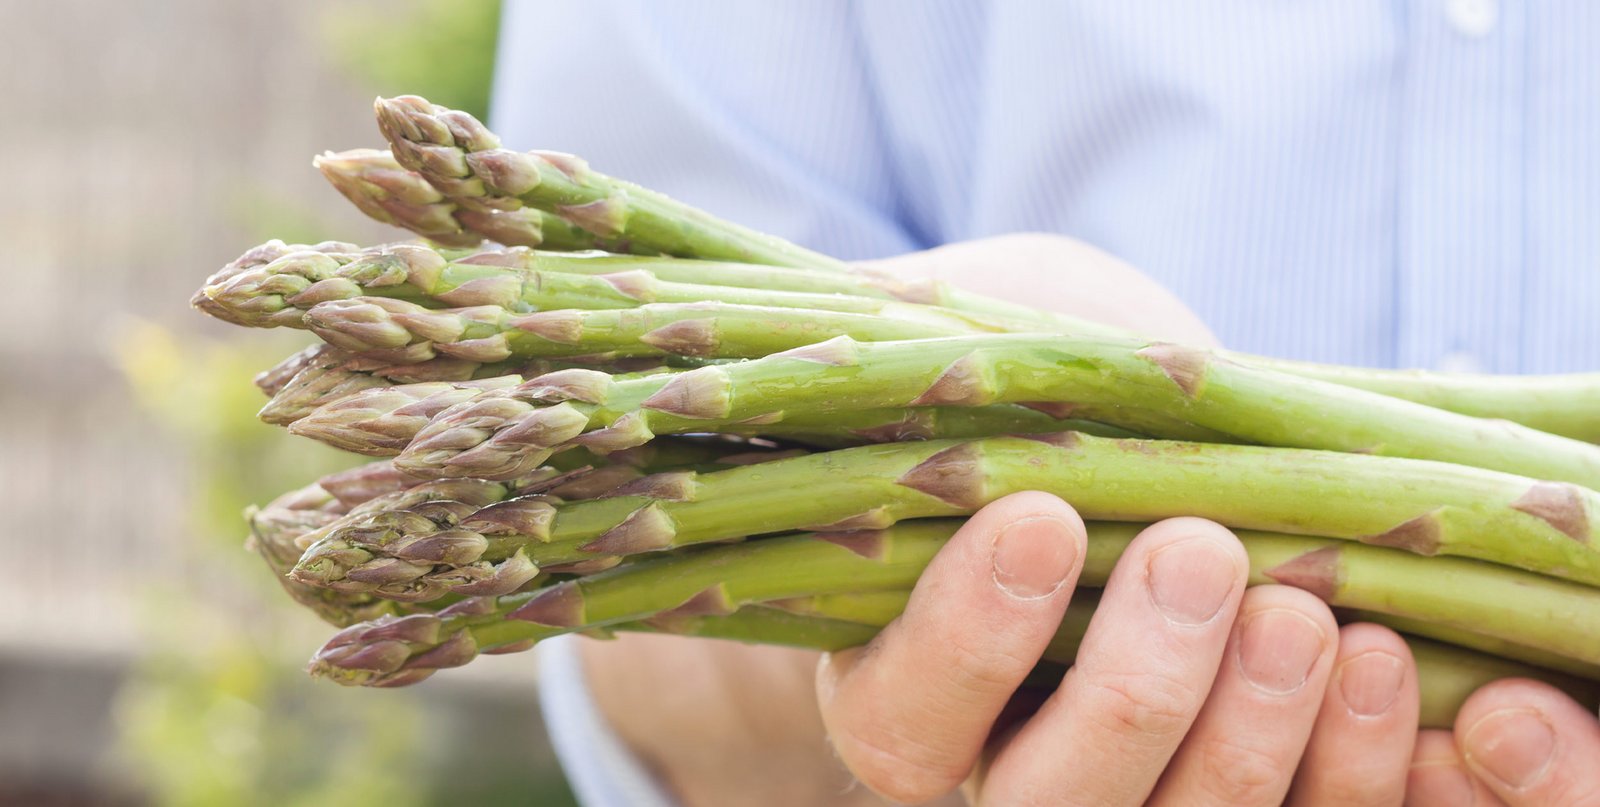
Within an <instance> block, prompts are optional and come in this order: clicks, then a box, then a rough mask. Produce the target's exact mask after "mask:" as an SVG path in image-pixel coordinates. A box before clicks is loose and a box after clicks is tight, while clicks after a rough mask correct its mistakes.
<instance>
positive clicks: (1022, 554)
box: [817, 493, 1086, 802]
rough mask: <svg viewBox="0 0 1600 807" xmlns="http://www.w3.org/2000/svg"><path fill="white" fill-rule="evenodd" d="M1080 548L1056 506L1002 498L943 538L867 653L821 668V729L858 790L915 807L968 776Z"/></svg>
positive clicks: (1034, 652)
mask: <svg viewBox="0 0 1600 807" xmlns="http://www.w3.org/2000/svg"><path fill="white" fill-rule="evenodd" d="M1085 541H1086V538H1085V533H1084V527H1083V521H1082V520H1081V519H1079V518H1078V515H1077V513H1076V512H1074V511H1073V510H1072V508H1070V507H1068V506H1067V505H1066V504H1064V503H1063V502H1062V501H1061V500H1060V499H1057V498H1055V497H1053V496H1049V495H1046V494H1041V493H1020V494H1016V495H1013V496H1007V497H1005V498H1003V499H1001V500H999V501H997V502H995V503H993V504H991V505H989V506H988V507H985V508H983V510H981V511H979V512H978V513H977V514H976V515H974V516H973V517H972V518H971V519H969V520H968V521H967V523H966V525H965V526H963V527H962V528H961V530H960V531H959V532H957V533H956V535H955V536H954V537H952V538H951V539H950V543H949V545H947V546H946V547H945V548H944V549H942V550H941V551H940V552H939V555H938V556H937V557H935V558H934V560H933V563H931V564H929V566H928V569H927V571H925V572H923V574H922V578H921V579H920V580H919V581H918V582H917V586H916V589H915V590H914V591H913V592H912V595H911V601H910V603H909V604H908V605H907V607H906V611H905V613H904V614H902V615H901V616H900V618H899V619H897V620H895V621H894V622H893V623H892V624H890V625H889V626H888V627H887V628H885V629H884V630H883V632H882V633H881V634H879V636H878V637H877V638H876V639H874V640H873V642H872V643H871V644H869V645H868V646H867V647H865V648H861V649H858V650H851V651H845V652H841V653H835V654H832V656H830V657H825V658H824V660H823V663H822V665H821V667H820V668H819V670H818V675H817V693H818V701H819V703H820V705H821V707H822V718H823V722H824V723H825V724H826V725H827V728H828V733H829V735H830V737H831V738H832V740H833V744H834V747H835V748H836V749H837V751H838V753H839V756H840V758H841V759H842V760H843V761H844V763H845V765H846V766H848V767H849V768H850V770H851V771H852V772H854V773H855V774H856V776H858V777H859V778H860V779H861V781H862V783H864V784H865V785H866V786H867V787H869V788H871V789H873V790H875V791H877V792H878V793H880V794H882V795H884V796H887V797H888V798H891V799H893V800H895V801H901V802H918V801H925V800H927V799H931V798H934V797H936V796H939V795H941V794H944V793H947V792H949V791H951V790H953V789H954V788H955V787H956V786H957V785H959V784H960V783H961V781H962V779H964V778H966V776H967V773H968V771H969V770H971V768H972V766H973V763H974V762H975V761H976V759H977V757H978V754H979V752H980V751H981V750H982V747H983V744H984V741H985V740H986V739H987V738H988V736H989V732H990V729H991V728H992V727H993V726H994V723H995V720H996V718H997V717H998V716H999V715H1000V711H1001V709H1002V708H1003V707H1004V706H1005V704H1006V702H1007V700H1009V699H1010V697H1011V695H1012V693H1013V692H1015V691H1016V689H1017V687H1018V686H1019V685H1020V684H1021V683H1022V680H1023V678H1024V677H1026V676H1027V674H1028V672H1029V670H1031V669H1032V668H1033V666H1034V664H1035V663H1037V662H1038V660H1039V656H1040V655H1041V654H1042V653H1043V652H1044V648H1045V645H1046V643H1048V642H1049V640H1050V638H1051V636H1053V635H1054V633H1055V630H1056V626H1057V625H1058V624H1059V623H1060V621H1061V616H1062V613H1063V611H1064V610H1065V609H1066V607H1067V601H1068V599H1069V598H1070V596H1071V594H1072V589H1073V586H1074V585H1076V583H1077V579H1078V573H1079V571H1080V570H1081V569H1082V565H1083V556H1084V552H1085Z"/></svg>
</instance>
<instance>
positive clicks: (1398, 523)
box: [295, 433, 1600, 591]
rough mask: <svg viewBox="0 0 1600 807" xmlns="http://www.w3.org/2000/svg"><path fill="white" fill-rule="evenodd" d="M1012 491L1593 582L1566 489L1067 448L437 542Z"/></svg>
mask: <svg viewBox="0 0 1600 807" xmlns="http://www.w3.org/2000/svg"><path fill="white" fill-rule="evenodd" d="M397 465H398V467H401V468H405V467H406V466H404V465H403V464H398V463H397ZM408 470H409V469H408ZM1024 490H1043V491H1046V492H1050V493H1054V494H1056V495H1059V496H1061V497H1063V498H1065V499H1066V500H1068V501H1070V502H1072V503H1073V504H1074V506H1076V507H1077V508H1078V509H1079V511H1080V512H1082V513H1083V514H1084V515H1085V517H1088V518H1096V519H1105V520H1117V521H1144V520H1151V519H1159V518H1166V517H1171V516H1180V515H1193V516H1201V517H1205V518H1210V519H1213V520H1216V521H1219V522H1221V523H1224V524H1227V525H1229V526H1232V527H1237V528H1242V529H1261V530H1273V531H1280V532H1289V533H1296V534H1305V535H1319V536H1325V537H1332V538H1344V539H1355V540H1361V541H1365V542H1368V543H1374V544H1379V545H1386V546H1394V547H1399V548H1404V549H1408V550H1411V551H1414V552H1417V553H1418V554H1424V555H1433V554H1446V555H1458V556H1463V557H1472V558H1478V559H1481V560H1486V561H1489V562H1492V563H1499V564H1502V565H1506V566H1512V567H1517V568H1523V569H1528V570H1531V571H1537V572H1541V573H1545V574H1549V575H1552V576H1555V577H1562V578H1566V579H1571V580H1576V581H1579V582H1585V583H1591V584H1593V583H1597V582H1600V551H1597V550H1596V548H1595V544H1594V539H1595V535H1594V533H1595V528H1594V526H1592V524H1591V517H1590V515H1589V514H1590V513H1591V512H1600V511H1597V510H1596V509H1595V508H1596V506H1597V505H1596V503H1595V502H1594V499H1595V498H1596V496H1597V494H1595V493H1593V492H1591V491H1588V490H1586V489H1583V488H1579V487H1576V486H1573V485H1563V484H1557V483H1550V482H1540V481H1535V480H1532V479H1527V478H1523V477H1516V476H1511V475H1508V474H1501V473H1495V472H1491V471H1484V470H1481V469H1474V468H1469V467H1465V466H1457V465H1449V464H1444V463H1435V462H1419V461H1415V460H1404V459H1394V458H1386V457H1377V456H1370V455H1362V454H1342V453H1333V452H1322V451H1304V450H1292V449H1271V448H1261V447H1254V446H1227V445H1207V444H1196V443H1184V442H1176V441H1146V440H1117V439H1106V438H1097V437H1090V436H1087V435H1081V434H1075V433H1062V434H1057V435H1041V436H1039V437H1037V438H1035V439H1023V438H988V439H981V440H971V441H949V440H937V441H930V442H926V443H896V444H891V445H878V446H865V447H861V448H853V449H843V450H838V451H829V452H825V453H821V454H813V455H809V456H803V457H796V458H791V459H786V460H781V461H778V462H774V463H769V464H766V465H763V466H762V467H761V468H760V469H759V470H758V469H737V468H736V469H732V470H728V471H721V472H717V473H712V474H700V475H687V474H679V475H675V476H673V477H671V478H668V479H661V480H659V481H658V483H657V489H656V490H653V491H647V490H646V489H645V488H643V487H641V488H640V489H639V493H640V495H636V496H622V497H617V498H612V499H606V500H603V501H598V502H580V503H574V504H570V505H565V506H554V505H549V504H546V503H540V502H523V503H515V504H513V505H510V506H507V507H502V508H497V509H495V510H493V511H491V512H489V513H483V514H477V515H475V516H473V517H472V518H470V519H468V520H466V521H464V522H461V523H460V524H459V525H458V524H455V523H451V524H449V525H448V527H449V528H450V529H451V530H454V531H458V532H459V531H460V530H463V529H465V530H467V531H476V532H475V534H479V535H480V536H481V537H482V539H483V542H482V544H481V546H483V554H481V555H479V556H476V558H475V559H474V561H473V562H475V563H482V562H495V561H498V559H499V558H501V557H505V556H507V555H510V554H512V553H513V552H516V553H522V554H523V555H525V557H526V558H528V559H531V560H532V561H533V562H534V563H538V564H550V563H571V562H576V561H582V560H588V559H594V558H598V557H607V556H613V555H630V554H637V553H641V552H653V551H660V550H665V549H672V548H677V547H683V546H689V545H693V544H699V543H704V542H709V541H721V540H727V539H734V538H740V537H743V536H749V535H759V534H762V533H772V532H781V531H784V530H792V529H803V528H808V527H815V526H817V525H828V526H827V527H826V528H828V529H857V528H873V527H883V526H887V525H889V524H893V523H895V522H897V521H901V520H904V519H910V518H923V517H932V516H949V515H962V514H967V513H971V512H973V511H974V510H976V509H977V508H979V507H981V506H982V505H984V504H987V503H988V502H991V501H993V500H995V499H997V498H999V497H1001V496H1004V495H1006V494H1009V493H1014V492H1018V491H1024ZM408 526H409V527H413V528H418V529H419V531H417V532H406V531H405V530H403V529H396V530H389V531H380V532H373V533H365V534H361V535H341V534H330V535H329V536H328V538H327V540H326V542H325V543H324V544H322V545H319V546H315V547H312V548H311V549H310V550H308V552H307V553H306V555H305V556H304V557H302V558H301V560H300V563H299V564H298V565H297V566H296V568H295V574H296V575H297V576H299V577H300V578H301V579H302V580H303V581H304V582H307V583H311V584H317V583H318V582H319V581H320V582H323V583H336V582H338V581H341V580H343V579H345V577H346V573H347V571H348V570H350V569H353V568H362V567H363V566H364V565H365V564H367V563H384V564H387V562H388V559H389V556H390V555H391V554H392V552H393V551H394V550H393V549H391V547H403V546H406V545H409V543H410V542H412V541H415V540H417V539H419V538H420V537H422V536H425V535H427V534H429V532H430V531H431V530H436V529H439V528H440V525H427V524H421V523H414V524H411V525H408ZM410 573H411V574H412V577H410V578H408V581H411V580H420V581H425V582H427V583H428V584H429V585H433V584H434V583H435V581H434V580H433V577H432V575H434V574H438V573H442V574H446V575H448V573H449V569H448V568H445V569H444V570H443V571H442V572H435V571H434V570H433V569H432V567H428V566H418V567H416V568H415V569H412V570H410ZM409 584H410V583H409V582H407V585H409ZM401 590H402V591H403V590H404V587H402V589H401Z"/></svg>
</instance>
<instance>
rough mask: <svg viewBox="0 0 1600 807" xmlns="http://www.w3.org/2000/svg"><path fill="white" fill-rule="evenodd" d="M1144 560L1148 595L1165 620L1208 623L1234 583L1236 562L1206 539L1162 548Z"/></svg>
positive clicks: (1196, 539)
mask: <svg viewBox="0 0 1600 807" xmlns="http://www.w3.org/2000/svg"><path fill="white" fill-rule="evenodd" d="M1146 563H1147V566H1146V570H1147V573H1148V574H1149V577H1150V598H1151V599H1152V600H1154V601H1155V604H1156V607H1157V608H1159V609H1160V610H1161V613H1162V614H1164V615H1165V616H1166V617H1167V619H1168V620H1169V621H1172V622H1176V623H1178V624H1180V625H1203V624H1205V623H1207V622H1210V621H1211V618H1212V617H1214V616H1216V615H1217V612H1218V611H1220V610H1222V604H1223V603H1225V602H1227V601H1228V595H1230V594H1232V593H1233V588H1234V586H1236V585H1238V577H1239V574H1238V561H1236V560H1234V558H1233V557H1232V555H1230V554H1229V553H1228V552H1227V550H1225V549H1224V548H1223V547H1221V546H1219V545H1218V544H1217V542H1215V541H1213V540H1211V539H1209V538H1198V537H1196V538H1188V539H1185V540H1183V541H1179V542H1178V543H1175V544H1171V545H1169V546H1166V547H1163V548H1161V549H1159V550H1156V552H1154V553H1153V554H1151V555H1150V559H1149V560H1148V561H1146Z"/></svg>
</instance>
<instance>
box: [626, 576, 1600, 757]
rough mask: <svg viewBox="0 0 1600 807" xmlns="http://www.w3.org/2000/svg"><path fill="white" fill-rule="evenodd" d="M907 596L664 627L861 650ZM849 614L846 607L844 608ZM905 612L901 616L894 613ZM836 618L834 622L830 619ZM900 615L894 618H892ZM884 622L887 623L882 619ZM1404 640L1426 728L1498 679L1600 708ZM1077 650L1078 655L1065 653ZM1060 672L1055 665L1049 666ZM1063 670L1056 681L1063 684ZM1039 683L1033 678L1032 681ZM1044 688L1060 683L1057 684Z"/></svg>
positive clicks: (1460, 654)
mask: <svg viewBox="0 0 1600 807" xmlns="http://www.w3.org/2000/svg"><path fill="white" fill-rule="evenodd" d="M905 597H906V593H905V592H874V593H872V594H867V595H834V596H829V597H821V598H817V599H818V600H819V601H821V602H822V605H821V606H820V607H818V608H817V609H816V613H817V614H819V615H818V616H800V615H795V614H788V613H784V612H781V611H780V612H774V611H773V609H770V608H763V607H760V606H750V607H747V608H741V609H739V610H738V611H737V612H735V613H733V614H729V615H727V616H711V617H681V618H677V619H673V620H671V621H670V622H669V623H668V624H666V625H665V626H662V627H661V628H660V629H659V630H661V631H664V632H667V633H673V634H678V635H682V636H701V637H707V638H717V639H732V640H734V641H741V642H757V643H761V644H780V645H787V646H790V647H801V648H806V649H811V650H841V649H844V648H846V647H858V646H860V645H863V644H866V642H867V641H870V639H871V635H872V633H873V632H874V631H875V626H877V625H882V624H887V622H888V620H887V619H884V618H883V616H882V613H881V610H882V608H883V607H884V605H885V604H887V605H889V606H890V607H892V605H893V603H894V602H895V601H897V600H898V601H899V602H900V604H901V606H902V607H903V606H904V602H905ZM858 604H865V605H866V607H867V608H869V609H871V610H870V611H869V612H868V613H869V614H870V616H868V617H866V618H862V619H857V620H856V621H846V620H848V619H850V618H851V617H854V616H856V614H855V613H854V609H855V607H856V606H857V605H858ZM1084 605H1086V603H1085V604H1080V602H1079V601H1077V600H1074V602H1073V604H1072V605H1071V606H1069V607H1068V609H1067V614H1066V619H1065V620H1064V621H1063V623H1062V626H1061V628H1060V630H1058V631H1057V632H1056V635H1055V637H1054V638H1053V639H1052V641H1051V643H1050V646H1049V647H1047V648H1046V650H1045V653H1044V656H1043V657H1044V659H1045V660H1046V662H1047V664H1048V662H1052V661H1054V662H1062V663H1071V661H1072V659H1073V656H1075V655H1076V652H1075V651H1076V646H1077V641H1078V639H1080V638H1081V637H1082V635H1083V630H1084V628H1085V627H1087V625H1086V624H1082V623H1086V621H1087V617H1088V616H1092V613H1084V612H1087V611H1089V609H1088V608H1086V607H1084ZM841 609H842V610H841ZM893 613H894V614H898V613H899V611H898V610H895V611H893ZM822 614H832V615H833V618H829V617H827V616H822ZM891 618H892V617H891ZM880 620H881V621H880ZM654 629H657V628H655V627H654V626H653V625H652V624H650V623H629V624H625V625H619V626H617V627H616V630H619V631H624V630H627V631H636V630H654ZM1403 638H1405V640H1406V644H1408V645H1410V646H1411V654H1412V656H1413V657H1414V658H1415V659H1416V662H1417V685H1418V688H1419V689H1420V690H1421V694H1422V704H1421V707H1422V708H1421V712H1420V714H1419V725H1420V726H1421V727H1422V728H1442V729H1448V728H1450V727H1451V726H1453V725H1455V718H1456V712H1458V711H1459V710H1460V708H1461V704H1463V703H1465V702H1466V700H1467V698H1468V697H1469V696H1470V695H1471V694H1472V693H1473V692H1476V691H1477V690H1478V688H1479V687H1482V686H1483V685H1485V684H1488V683H1490V682H1492V681H1498V680H1500V679H1504V678H1532V679H1535V680H1539V681H1544V682H1546V683H1548V684H1551V685H1552V686H1555V687H1557V688H1559V689H1561V690H1562V691H1564V692H1566V693H1567V694H1568V695H1570V696H1572V698H1573V699H1574V700H1577V701H1578V702H1579V703H1581V704H1583V705H1584V706H1585V708H1588V709H1591V710H1592V709H1594V708H1595V707H1596V705H1600V685H1597V684H1596V683H1595V682H1594V681H1592V680H1584V679H1581V678H1577V677H1573V676H1571V675H1566V674H1563V673H1561V672H1560V671H1558V670H1550V669H1544V668H1541V667H1538V666H1530V665H1528V664H1522V663H1518V662H1516V661H1512V660H1509V659H1505V658H1500V657H1497V656H1494V655H1490V654H1485V653H1481V652H1474V651H1472V650H1469V649H1467V648H1463V647H1457V646H1454V645H1450V644H1445V643H1442V642H1436V641H1430V640H1428V639H1423V638H1419V637H1417V636H1409V635H1406V636H1404V637H1403ZM1067 647H1071V648H1072V650H1073V652H1072V653H1065V652H1063V649H1064V648H1067ZM1045 666H1046V665H1041V668H1043V667H1045ZM1049 666H1051V667H1053V666H1054V665H1049ZM1059 680H1060V675H1059V673H1057V674H1055V677H1054V681H1059ZM1031 683H1034V682H1031V681H1030V684H1031ZM1038 684H1039V685H1045V686H1053V681H1048V680H1047V681H1041V682H1038Z"/></svg>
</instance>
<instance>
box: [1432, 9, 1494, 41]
mask: <svg viewBox="0 0 1600 807" xmlns="http://www.w3.org/2000/svg"><path fill="white" fill-rule="evenodd" d="M1444 10H1445V16H1446V17H1447V18H1449V20H1450V25H1451V27H1453V28H1455V29H1456V31H1457V32H1458V33H1460V34H1461V35H1463V36H1470V37H1474V38H1476V37H1481V36H1487V35H1488V33H1489V32H1490V31H1493V30H1494V25H1495V23H1496V22H1497V21H1498V19H1499V16H1500V7H1499V6H1498V5H1496V0H1446V2H1445V8H1444Z"/></svg>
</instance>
